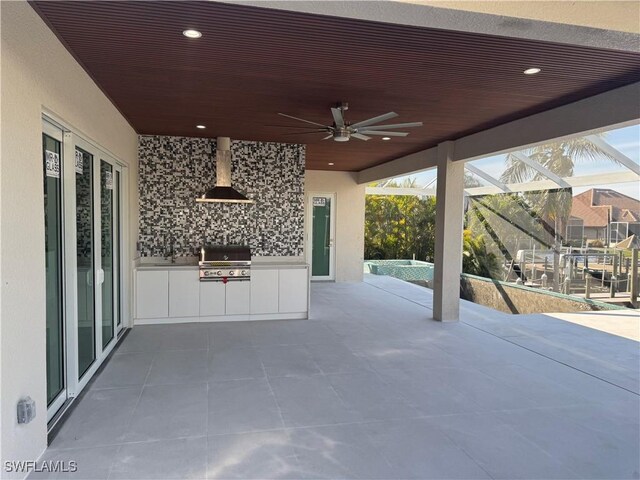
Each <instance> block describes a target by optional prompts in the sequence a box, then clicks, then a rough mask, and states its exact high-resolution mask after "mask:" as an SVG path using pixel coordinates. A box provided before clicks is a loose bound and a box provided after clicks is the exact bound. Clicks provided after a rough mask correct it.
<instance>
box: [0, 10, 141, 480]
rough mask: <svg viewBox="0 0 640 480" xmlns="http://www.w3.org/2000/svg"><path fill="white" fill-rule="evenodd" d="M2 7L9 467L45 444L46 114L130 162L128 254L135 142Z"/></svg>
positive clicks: (80, 78)
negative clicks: (29, 414)
mask: <svg viewBox="0 0 640 480" xmlns="http://www.w3.org/2000/svg"><path fill="white" fill-rule="evenodd" d="M0 9H1V22H2V23H1V43H0V49H1V58H2V59H1V85H0V86H1V89H2V92H1V100H0V102H1V103H0V105H1V138H2V145H1V150H0V152H1V155H0V156H1V158H2V162H1V163H0V223H1V224H2V230H1V232H0V247H1V250H0V271H1V272H2V284H1V286H0V288H1V290H0V315H1V319H2V322H1V324H0V341H1V343H0V372H1V379H2V391H1V400H0V409H1V411H0V422H1V425H2V430H1V436H0V442H1V443H0V445H1V451H0V456H1V458H2V462H3V465H4V461H5V460H34V459H36V458H37V457H38V456H39V455H40V454H41V453H42V452H43V450H44V449H45V447H46V418H47V415H46V409H47V400H46V378H45V350H46V349H45V278H44V272H45V263H44V262H45V258H44V220H43V179H42V175H43V168H42V137H41V135H42V126H41V125H42V123H41V122H42V120H41V118H42V112H43V109H47V110H49V111H51V112H53V113H55V114H56V115H57V116H58V117H59V118H61V119H63V120H64V121H65V122H68V124H70V125H71V126H73V127H74V128H75V129H77V130H79V131H80V132H81V133H82V134H83V135H85V136H86V137H88V138H89V139H91V140H93V141H94V142H96V143H97V144H99V145H101V146H102V147H104V148H106V149H108V150H109V151H111V152H112V153H113V154H114V155H116V156H117V157H119V159H121V160H123V161H124V162H126V163H128V165H129V172H130V178H129V180H130V184H129V195H130V200H131V204H130V205H131V210H130V215H129V221H130V231H129V232H130V239H128V240H127V242H128V245H129V248H131V249H134V248H135V246H134V245H135V241H134V240H133V239H134V238H135V237H136V235H137V233H136V228H137V214H136V209H137V190H136V186H137V185H136V184H137V137H136V134H135V132H134V130H133V129H132V128H131V126H130V125H129V124H128V123H127V122H126V121H125V119H124V118H123V117H122V115H121V114H120V113H119V112H118V111H117V110H116V108H115V107H114V106H113V105H112V103H111V102H110V101H109V100H108V98H107V97H106V96H105V95H104V94H103V93H102V92H101V91H100V90H99V89H98V87H97V86H96V85H95V83H94V82H93V81H92V80H91V79H90V77H89V76H88V75H87V74H86V73H85V72H84V70H83V69H82V68H81V67H80V65H79V64H78V63H77V62H76V61H75V60H74V59H73V57H72V56H71V55H70V54H69V53H68V52H67V50H66V49H65V48H64V47H63V46H62V44H61V43H60V42H59V41H58V40H57V39H56V37H55V35H54V34H53V33H52V32H51V31H50V30H49V29H48V28H47V27H46V25H45V24H44V22H43V21H42V20H41V19H40V17H39V16H38V15H37V14H36V13H35V11H34V10H33V9H32V8H31V7H30V6H29V5H28V4H27V3H26V2H23V1H19V2H0ZM25 395H29V396H31V398H33V399H34V400H35V401H36V405H37V407H36V408H37V416H36V419H35V420H34V421H33V422H31V423H30V424H27V425H18V424H17V421H16V403H17V401H18V399H19V398H20V397H22V396H25ZM0 476H2V474H0ZM20 476H22V475H20Z"/></svg>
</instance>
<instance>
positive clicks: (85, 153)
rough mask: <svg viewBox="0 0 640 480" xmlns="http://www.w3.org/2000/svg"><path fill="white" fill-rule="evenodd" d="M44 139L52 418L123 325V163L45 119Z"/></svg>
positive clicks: (96, 364) (93, 369)
mask: <svg viewBox="0 0 640 480" xmlns="http://www.w3.org/2000/svg"><path fill="white" fill-rule="evenodd" d="M42 139H43V172H44V175H43V181H44V185H43V188H44V192H43V193H44V232H45V238H44V243H45V260H46V264H45V278H46V299H47V309H46V346H47V365H46V371H47V403H48V405H47V407H48V409H47V418H48V419H49V420H51V419H53V418H54V417H55V416H56V413H57V412H58V411H60V408H61V407H62V406H63V405H64V404H65V402H66V401H67V400H68V399H69V398H70V397H74V396H76V395H77V394H78V393H80V391H81V390H82V389H83V388H84V387H85V386H86V384H87V383H88V381H89V380H90V379H91V377H92V376H93V374H94V373H95V372H96V370H97V368H98V367H99V366H100V363H101V362H102V361H104V359H105V358H106V356H107V355H108V354H109V352H110V351H111V349H112V348H113V346H114V345H115V343H116V339H117V336H118V332H119V330H120V329H121V328H122V327H123V322H122V315H121V301H122V295H121V293H120V290H121V285H122V280H121V276H122V267H121V263H122V261H123V258H122V255H121V251H122V248H121V244H122V232H123V229H122V225H121V223H122V218H123V215H122V207H123V202H122V199H121V192H122V178H123V177H122V175H123V169H122V167H121V166H120V165H118V164H117V163H116V162H115V161H114V160H113V159H112V158H111V157H110V156H109V155H107V154H105V152H104V151H102V150H100V149H99V148H97V147H96V146H95V145H93V144H91V143H89V142H87V141H86V140H84V139H81V138H80V137H78V136H76V135H75V134H73V133H72V132H69V131H67V130H66V129H64V128H63V127H62V126H60V125H59V124H56V123H55V122H49V121H48V120H45V121H44V122H43V136H42Z"/></svg>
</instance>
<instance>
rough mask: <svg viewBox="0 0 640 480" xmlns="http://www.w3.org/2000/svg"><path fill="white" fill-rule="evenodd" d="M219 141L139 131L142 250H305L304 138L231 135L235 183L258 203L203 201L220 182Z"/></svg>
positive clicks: (180, 253) (145, 253)
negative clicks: (219, 246)
mask: <svg viewBox="0 0 640 480" xmlns="http://www.w3.org/2000/svg"><path fill="white" fill-rule="evenodd" d="M215 148H216V141H215V139H208V138H194V137H170V136H147V135H142V136H140V137H139V146H138V158H139V184H138V190H139V196H140V200H139V202H140V233H139V249H140V254H141V255H142V256H149V257H152V256H153V257H155V256H165V255H168V254H171V253H173V254H174V255H176V256H187V255H194V254H197V252H199V248H200V246H201V245H203V244H204V243H228V244H245V245H249V247H251V252H252V254H253V255H259V256H299V255H302V254H303V241H304V171H305V147H304V145H297V144H281V143H265V142H247V141H234V140H232V141H231V155H232V162H231V184H232V186H233V187H234V188H235V189H236V190H238V191H240V192H242V193H244V194H245V195H247V197H249V198H250V199H252V200H254V201H255V203H251V204H227V203H197V202H196V201H195V199H196V197H199V196H201V195H202V194H203V193H204V192H205V191H206V190H207V189H209V188H211V187H212V186H214V185H215V181H216V166H215Z"/></svg>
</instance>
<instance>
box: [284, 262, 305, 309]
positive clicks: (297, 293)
mask: <svg viewBox="0 0 640 480" xmlns="http://www.w3.org/2000/svg"><path fill="white" fill-rule="evenodd" d="M278 285H279V292H278V298H279V303H280V308H279V311H280V313H302V312H306V311H307V310H308V291H309V290H308V289H309V275H308V270H307V269H306V268H283V269H282V270H280V276H279V281H278Z"/></svg>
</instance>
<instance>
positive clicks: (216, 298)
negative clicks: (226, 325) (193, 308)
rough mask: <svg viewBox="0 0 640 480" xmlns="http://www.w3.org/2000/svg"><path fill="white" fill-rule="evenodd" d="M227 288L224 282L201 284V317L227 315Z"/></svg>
mask: <svg viewBox="0 0 640 480" xmlns="http://www.w3.org/2000/svg"><path fill="white" fill-rule="evenodd" d="M225 296H226V286H225V284H224V283H222V282H200V316H202V317H208V316H216V315H224V314H225V303H226V300H225Z"/></svg>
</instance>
